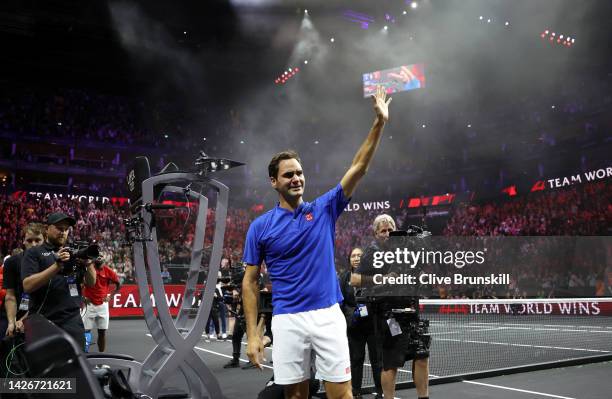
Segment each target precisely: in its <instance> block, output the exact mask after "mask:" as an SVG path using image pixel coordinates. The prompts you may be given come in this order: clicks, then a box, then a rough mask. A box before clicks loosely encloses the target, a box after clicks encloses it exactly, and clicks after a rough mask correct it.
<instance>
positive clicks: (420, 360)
mask: <svg viewBox="0 0 612 399" xmlns="http://www.w3.org/2000/svg"><path fill="white" fill-rule="evenodd" d="M373 228H374V236H375V239H376V240H375V242H373V243H372V245H370V246H369V247H368V248H367V249H366V251H365V253H364V255H363V257H362V258H361V262H360V265H359V267H358V268H357V270H356V272H355V273H353V274H352V276H351V284H352V285H353V286H356V287H364V286H365V287H373V282H372V276H373V275H374V274H377V273H380V274H390V273H389V271H390V270H389V268H388V267H387V266H388V265H385V267H384V268H382V269H375V268H374V266H373V253H374V252H376V251H381V250H389V249H391V247H390V244H389V241H388V240H389V235H390V233H391V232H392V231H395V230H396V228H395V221H394V220H393V218H392V217H391V216H389V215H385V214H383V215H379V216H377V217H376V219H374V223H373ZM393 273H394V272H393ZM376 288H379V287H376ZM368 295H371V296H373V297H376V296H378V295H377V291H376V289H375V288H374V289H372V291H370V293H369V294H368ZM392 298H393V297H389V300H393V299H395V298H393V299H392ZM378 299H380V298H378ZM381 302H384V301H381ZM402 307H403V306H402ZM411 307H412V312H414V313H411V314H410V313H408V314H402V315H399V314H398V315H397V316H394V315H393V314H391V315H387V314H386V313H388V312H384V314H383V313H381V312H380V310H379V311H378V312H377V313H378V314H377V315H376V316H375V318H376V319H377V320H376V321H375V323H377V335H378V339H379V340H381V341H382V342H381V343H382V345H381V347H382V372H381V383H382V389H383V394H384V397H385V398H387V397H389V398H393V397H394V394H395V382H396V378H397V371H398V369H399V368H400V367H403V365H404V363H405V362H406V361H407V360H412V361H413V362H412V377H413V380H414V384H415V387H416V391H417V395H418V398H419V399H427V398H429V342H430V341H429V335H428V332H427V327H425V326H426V325H427V326H428V324H427V323H428V322H426V321H422V320H421V319H420V317H419V313H418V310H419V302H418V297H412V298H411ZM396 319H397V320H396ZM400 326H401V327H400Z"/></svg>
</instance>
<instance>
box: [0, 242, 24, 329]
mask: <svg viewBox="0 0 612 399" xmlns="http://www.w3.org/2000/svg"><path fill="white" fill-rule="evenodd" d="M22 260H23V253H20V254H18V255H13V256H11V257H10V258H8V259H7V260H6V261H5V262H4V280H3V282H2V288H6V289H13V290H15V300H16V302H17V320H19V319H20V318H22V317H23V315H24V314H25V311H23V310H19V303H20V302H21V296H22V294H23V284H22V282H21V261H22Z"/></svg>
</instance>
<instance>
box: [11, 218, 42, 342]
mask: <svg viewBox="0 0 612 399" xmlns="http://www.w3.org/2000/svg"><path fill="white" fill-rule="evenodd" d="M44 240H45V230H44V225H43V224H42V223H33V222H32V223H28V224H27V225H26V227H25V229H24V237H23V246H24V248H25V250H26V251H27V250H28V249H30V248H32V247H35V246H37V245H40V244H42V243H43V241H44ZM22 260H23V252H21V253H19V254H17V255H13V256H11V257H10V258H8V259H6V261H4V279H3V284H2V286H3V287H4V288H6V296H5V298H4V307H5V309H6V318H7V319H8V328H6V329H0V337H1V336H3V334H4V333H6V336H8V337H12V336H13V335H14V334H15V332H22V331H23V319H24V318H25V317H26V315H27V312H28V307H29V297H28V295H27V294H25V293H24V292H23V284H22V282H21V261H22Z"/></svg>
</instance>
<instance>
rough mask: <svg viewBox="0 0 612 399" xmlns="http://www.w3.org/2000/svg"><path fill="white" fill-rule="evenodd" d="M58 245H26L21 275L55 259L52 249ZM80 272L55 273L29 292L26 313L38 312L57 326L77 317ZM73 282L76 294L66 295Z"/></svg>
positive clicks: (34, 270) (46, 243) (54, 249)
mask: <svg viewBox="0 0 612 399" xmlns="http://www.w3.org/2000/svg"><path fill="white" fill-rule="evenodd" d="M58 250H59V248H57V247H54V246H53V245H51V244H50V243H49V242H45V243H44V244H42V245H39V246H37V247H33V248H30V249H28V250H27V251H26V252H25V253H24V256H23V261H22V263H21V279H22V281H23V280H25V279H26V278H27V277H29V276H31V275H33V274H36V273H40V272H42V271H43V270H45V269H47V268H48V267H49V266H51V265H52V264H54V263H55V257H54V255H53V253H54V252H56V251H58ZM83 277H84V274H83V272H77V273H73V274H71V275H66V276H64V275H61V274H56V275H55V276H53V278H51V280H50V281H49V283H47V284H45V285H44V286H42V287H41V288H39V289H37V290H36V291H34V292H32V293H30V313H40V314H41V315H43V316H44V317H46V318H47V319H49V320H51V321H52V322H54V323H55V324H57V325H58V326H60V327H62V326H63V325H65V324H66V323H72V322H73V321H74V320H75V319H76V318H77V317H78V318H79V319H80V309H81V283H82V282H83ZM72 284H75V288H76V289H77V292H78V295H76V296H71V295H70V286H71V285H72Z"/></svg>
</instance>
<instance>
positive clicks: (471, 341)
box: [437, 338, 610, 353]
mask: <svg viewBox="0 0 612 399" xmlns="http://www.w3.org/2000/svg"><path fill="white" fill-rule="evenodd" d="M437 340H438V341H452V342H467V343H470V344H489V345H503V346H519V347H527V348H543V349H562V350H570V351H579V352H598V353H610V351H604V350H599V349H584V348H566V347H561V346H547V345H527V344H511V343H509V342H490V341H473V340H467V339H452V338H438V339H437Z"/></svg>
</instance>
